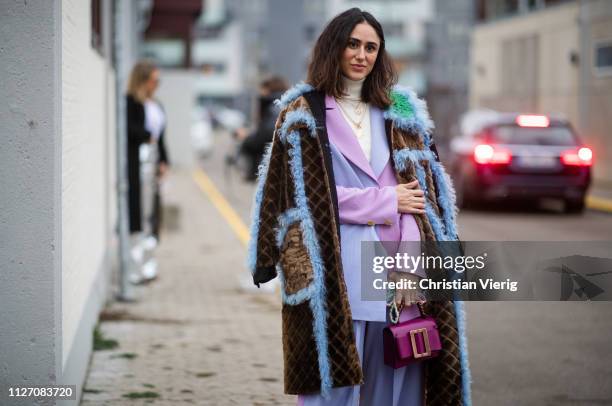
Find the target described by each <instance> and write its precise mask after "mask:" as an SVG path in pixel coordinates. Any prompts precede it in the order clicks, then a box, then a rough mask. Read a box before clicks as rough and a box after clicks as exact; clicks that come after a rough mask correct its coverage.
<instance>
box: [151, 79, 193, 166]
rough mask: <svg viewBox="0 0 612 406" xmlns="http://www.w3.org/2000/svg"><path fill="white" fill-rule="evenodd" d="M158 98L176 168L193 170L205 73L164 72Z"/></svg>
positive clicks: (172, 161)
mask: <svg viewBox="0 0 612 406" xmlns="http://www.w3.org/2000/svg"><path fill="white" fill-rule="evenodd" d="M160 73H161V75H160V78H161V82H160V85H159V89H158V90H157V94H156V97H157V98H158V99H159V100H160V102H161V103H162V104H163V106H164V110H165V111H166V117H167V119H168V125H167V127H166V133H165V135H164V136H165V144H166V149H167V150H168V155H169V159H170V165H171V166H172V167H173V168H187V169H191V168H193V167H194V165H195V154H194V150H193V147H192V145H191V124H192V123H193V109H194V107H195V103H196V85H197V81H198V80H199V78H200V77H201V73H199V72H196V71H188V70H182V69H162V70H161V72H160Z"/></svg>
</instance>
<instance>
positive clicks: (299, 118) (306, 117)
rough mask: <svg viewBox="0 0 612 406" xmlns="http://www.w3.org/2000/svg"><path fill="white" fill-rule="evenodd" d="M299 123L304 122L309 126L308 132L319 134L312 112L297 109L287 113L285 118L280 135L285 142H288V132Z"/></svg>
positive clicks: (312, 134) (314, 134)
mask: <svg viewBox="0 0 612 406" xmlns="http://www.w3.org/2000/svg"><path fill="white" fill-rule="evenodd" d="M297 124H304V125H305V126H306V127H307V128H308V134H310V135H311V136H312V137H316V136H317V123H316V121H315V118H314V117H313V116H312V114H310V113H309V112H308V111H306V110H304V109H296V110H292V111H290V112H288V113H287V114H286V115H285V119H284V121H283V124H282V125H281V128H280V131H279V137H280V139H281V140H282V141H283V142H287V141H286V140H287V134H288V133H289V131H290V130H292V128H293V127H294V126H296V125H297Z"/></svg>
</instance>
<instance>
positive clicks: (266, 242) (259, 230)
mask: <svg viewBox="0 0 612 406" xmlns="http://www.w3.org/2000/svg"><path fill="white" fill-rule="evenodd" d="M276 128H277V129H278V128H279V125H277V126H276ZM285 151H286V147H285V145H284V144H283V142H282V141H281V140H280V139H279V137H278V130H276V131H275V133H274V136H273V139H272V142H271V143H270V144H269V145H268V146H267V147H266V150H265V153H264V157H263V160H262V163H261V165H260V168H259V176H258V182H257V189H256V191H255V199H254V203H253V211H252V220H251V238H250V241H249V259H248V266H249V268H250V270H251V273H252V276H253V283H254V284H255V285H257V286H258V287H259V284H260V283H265V282H268V281H269V280H271V279H274V278H275V277H276V263H277V262H278V260H279V256H280V250H279V247H278V246H277V243H276V230H277V229H278V221H279V215H280V214H281V213H283V211H284V210H285V209H286V202H285V199H284V196H285V193H284V191H285V190H286V184H285V182H286V181H287V173H286V162H287V159H286V155H285Z"/></svg>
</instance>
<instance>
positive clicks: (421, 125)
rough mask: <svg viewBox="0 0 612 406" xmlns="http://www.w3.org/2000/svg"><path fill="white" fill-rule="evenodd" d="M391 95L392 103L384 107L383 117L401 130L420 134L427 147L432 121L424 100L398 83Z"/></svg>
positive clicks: (432, 125)
mask: <svg viewBox="0 0 612 406" xmlns="http://www.w3.org/2000/svg"><path fill="white" fill-rule="evenodd" d="M391 97H392V99H393V101H394V103H393V104H391V106H389V107H388V108H387V109H385V111H384V113H383V117H384V118H386V119H390V120H393V122H394V124H395V126H396V127H398V128H401V129H402V130H405V131H412V132H416V133H417V134H419V135H420V136H422V137H423V142H424V143H425V146H426V147H428V148H429V146H430V145H431V136H430V134H431V130H433V128H434V123H433V121H432V120H431V117H430V116H429V112H428V111H427V105H426V104H425V101H424V100H422V99H419V97H418V96H417V94H416V93H415V92H414V91H413V90H412V89H410V88H409V87H404V86H400V85H396V86H394V87H393V90H392V91H391Z"/></svg>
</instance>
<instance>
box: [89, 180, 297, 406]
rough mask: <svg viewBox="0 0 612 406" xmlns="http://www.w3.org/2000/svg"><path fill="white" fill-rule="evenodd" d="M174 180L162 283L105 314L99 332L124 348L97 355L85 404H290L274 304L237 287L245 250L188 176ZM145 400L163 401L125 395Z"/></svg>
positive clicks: (277, 309)
mask: <svg viewBox="0 0 612 406" xmlns="http://www.w3.org/2000/svg"><path fill="white" fill-rule="evenodd" d="M169 181H170V182H169V185H168V186H169V188H168V190H167V192H168V193H167V195H168V197H167V198H166V204H168V205H178V206H179V207H180V218H179V226H180V228H179V229H178V230H176V231H170V232H166V233H165V234H163V235H162V243H161V245H160V247H159V248H158V254H157V257H158V259H159V262H160V278H159V279H158V280H157V281H155V282H153V283H152V284H150V285H148V286H141V287H137V295H138V296H139V298H140V299H139V301H138V302H137V303H131V304H130V303H118V302H113V303H112V304H110V305H109V306H108V307H107V309H106V310H105V312H104V314H103V318H104V319H106V320H105V321H103V322H101V325H100V327H101V331H102V333H103V335H104V336H105V338H109V339H115V340H117V341H118V342H119V347H118V348H117V349H115V350H106V351H95V352H94V355H93V358H92V360H91V365H90V371H89V376H88V379H87V382H86V385H85V390H86V393H84V396H83V401H82V404H83V405H145V404H157V405H181V404H195V405H294V404H295V402H296V398H295V397H294V396H286V395H283V388H282V380H283V372H282V342H281V334H280V333H281V326H280V302H279V300H278V298H277V297H276V296H267V295H264V294H246V293H243V292H241V291H240V290H239V289H238V286H239V283H238V278H239V276H240V275H241V274H242V273H243V272H245V267H244V262H245V255H246V250H245V248H244V246H243V245H242V244H241V243H240V241H239V240H238V238H237V236H236V234H234V232H232V230H231V229H230V227H229V226H228V224H227V223H226V222H225V221H224V219H223V218H222V217H221V216H220V215H219V214H218V212H217V210H216V209H215V208H214V207H213V205H212V204H211V202H210V201H209V199H208V198H207V197H206V195H205V194H204V193H203V192H202V191H201V190H200V189H199V188H198V186H197V184H196V182H195V181H194V178H193V175H192V173H190V172H182V173H172V174H171V175H170V178H169ZM170 198H171V199H170ZM146 392H151V393H150V394H149V395H150V396H155V394H157V395H158V396H159V397H158V398H150V399H130V398H126V397H125V396H126V395H129V394H130V393H131V394H132V396H139V395H142V394H143V393H146Z"/></svg>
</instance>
